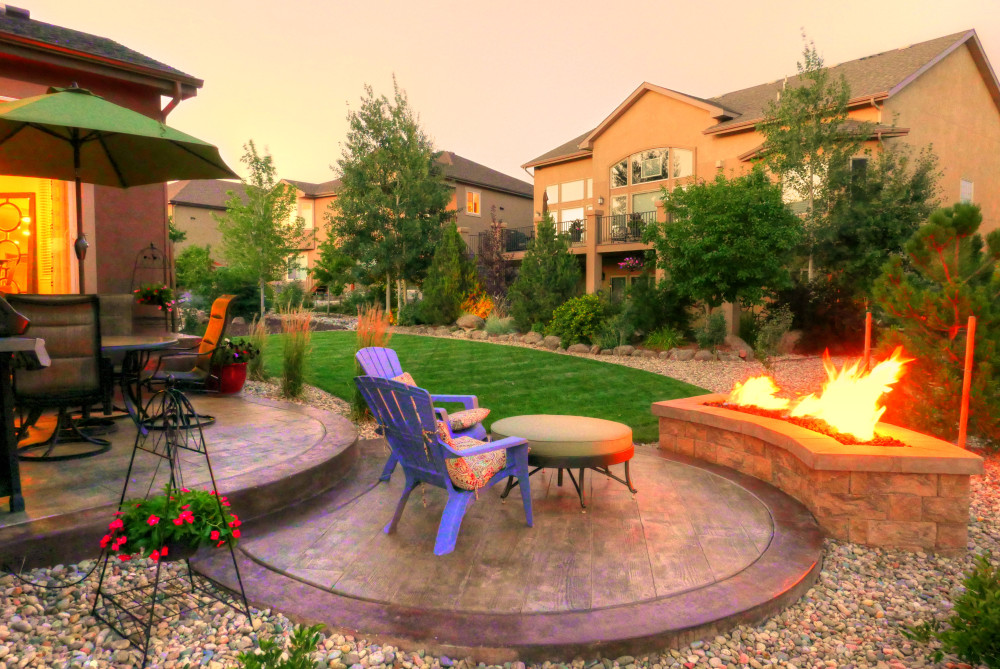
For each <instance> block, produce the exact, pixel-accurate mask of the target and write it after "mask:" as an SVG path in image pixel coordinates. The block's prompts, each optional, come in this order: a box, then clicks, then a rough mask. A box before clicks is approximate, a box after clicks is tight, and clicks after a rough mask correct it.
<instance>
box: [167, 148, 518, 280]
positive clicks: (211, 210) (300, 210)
mask: <svg viewBox="0 0 1000 669" xmlns="http://www.w3.org/2000/svg"><path fill="white" fill-rule="evenodd" d="M439 161H440V163H441V166H442V170H443V173H444V178H445V182H446V183H447V184H448V185H449V186H451V188H452V189H453V194H452V199H451V204H450V205H449V208H450V209H455V210H456V223H457V225H458V229H459V231H460V232H461V233H462V237H463V238H464V239H465V241H466V244H468V246H469V249H470V250H471V251H472V252H473V253H475V252H476V250H477V249H478V243H479V235H480V234H481V233H483V232H485V231H486V230H487V229H488V227H489V225H490V222H491V220H492V219H491V215H492V213H493V212H494V211H495V215H496V219H497V221H498V222H500V223H502V224H503V225H504V227H505V229H506V230H507V231H508V232H510V233H514V232H516V231H519V232H518V234H520V235H521V237H520V238H521V239H522V240H523V239H524V238H527V237H528V236H529V235H534V227H533V225H532V215H531V211H532V186H531V184H529V183H527V182H526V181H521V180H520V179H515V178H513V177H510V176H507V175H506V174H503V173H501V172H497V171H496V170H493V169H490V168H489V167H486V166H485V165H480V164H479V163H476V162H473V161H471V160H469V159H467V158H463V157H462V156H459V155H456V154H455V153H452V152H451V151H445V152H442V154H441V156H440V158H439ZM282 182H283V183H286V184H289V185H291V186H294V187H295V189H296V199H297V206H296V212H295V215H297V216H301V217H302V218H303V219H304V220H305V230H306V237H305V240H304V243H303V244H302V247H301V248H299V249H298V262H297V263H296V268H295V269H293V270H291V271H290V272H289V273H288V276H287V277H286V280H288V281H302V282H303V283H304V284H305V286H306V288H307V289H309V290H311V289H312V287H313V279H312V276H311V275H310V273H309V269H311V268H312V267H313V266H314V265H315V263H316V260H317V258H318V257H319V245H320V244H321V243H322V242H323V241H324V240H325V239H326V230H327V225H326V214H327V212H328V211H329V208H330V205H332V204H334V203H335V202H336V199H337V191H338V189H339V188H340V180H339V179H334V180H332V181H325V182H323V183H318V184H317V183H310V182H307V181H295V180H292V179H282ZM169 188H170V196H169V208H170V215H171V216H172V217H173V221H174V225H175V226H176V227H177V228H178V229H179V230H182V231H184V232H185V233H187V237H186V239H185V240H184V241H183V242H180V243H178V244H177V245H176V248H175V249H174V250H175V253H179V252H180V251H182V250H183V249H184V248H185V247H186V246H190V245H193V244H196V245H199V246H204V245H206V244H208V245H210V246H211V247H212V248H213V249H215V250H217V251H216V252H213V257H215V258H216V260H223V259H222V258H221V245H222V236H221V234H220V233H219V230H218V226H217V225H216V222H215V218H214V215H219V214H223V213H225V211H226V204H225V203H226V199H227V196H226V192H227V191H229V190H235V191H236V192H241V191H242V190H243V186H242V185H241V184H239V183H237V182H233V181H225V180H221V179H214V180H213V179H206V180H194V181H178V182H176V183H173V184H170V187H169Z"/></svg>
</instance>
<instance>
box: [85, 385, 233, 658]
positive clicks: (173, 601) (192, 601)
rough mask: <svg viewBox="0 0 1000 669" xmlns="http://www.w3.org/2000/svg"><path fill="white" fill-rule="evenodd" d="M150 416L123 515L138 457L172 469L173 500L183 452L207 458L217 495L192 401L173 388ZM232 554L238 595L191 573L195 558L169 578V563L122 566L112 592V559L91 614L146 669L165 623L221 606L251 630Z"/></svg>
mask: <svg viewBox="0 0 1000 669" xmlns="http://www.w3.org/2000/svg"><path fill="white" fill-rule="evenodd" d="M145 411H146V415H147V416H148V417H149V418H148V419H147V420H148V422H150V423H152V424H154V425H155V426H156V428H157V429H154V430H146V429H142V425H140V429H139V433H138V435H137V436H136V440H135V445H134V447H133V449H132V458H131V460H130V461H129V467H128V473H127V474H126V475H125V484H124V485H123V486H122V495H121V498H120V500H119V502H118V508H119V510H121V509H122V506H123V504H124V503H125V497H126V492H127V491H128V486H129V482H130V481H131V480H132V471H133V468H134V466H135V459H136V454H137V453H138V452H139V451H145V452H147V453H152V454H153V455H155V456H157V457H159V458H162V460H166V461H167V462H168V463H169V467H170V470H169V479H168V490H167V493H166V494H168V495H169V494H170V493H171V492H173V491H175V490H178V491H179V490H180V489H181V488H183V487H184V480H183V478H182V473H181V455H182V454H183V453H184V452H187V453H192V454H195V455H196V456H202V457H204V458H205V464H206V465H207V467H208V474H209V477H210V478H211V482H212V489H213V490H218V488H217V487H216V482H215V474H214V472H213V471H212V462H211V460H210V459H209V456H208V449H207V448H206V446H205V437H204V435H203V434H202V431H201V428H200V427H198V426H197V425H191V424H190V418H189V417H190V416H192V415H195V412H194V407H192V406H191V403H190V401H188V399H187V397H185V396H184V394H183V393H182V392H181V391H179V390H177V389H176V388H174V387H173V386H172V385H170V386H168V387H167V388H166V389H164V390H161V391H159V392H157V393H156V394H155V395H153V396H152V398H150V400H149V402H148V403H147V404H146V407H145ZM162 460H161V461H159V462H158V463H157V466H156V469H155V471H154V472H153V475H152V477H151V478H150V481H149V486H148V487H147V488H146V491H145V494H146V495H147V496H148V495H149V494H150V490H151V489H152V487H153V484H154V482H155V480H156V473H157V472H159V469H160V465H161V464H162ZM221 497H222V494H221V492H220V493H219V494H218V495H216V502H217V503H218V504H219V512H220V514H222V512H223V508H222V501H221ZM229 554H230V557H231V558H232V561H233V570H234V572H235V574H236V582H237V584H238V586H239V592H236V591H234V590H230V589H228V588H227V587H226V586H224V585H222V584H221V583H219V582H218V581H215V580H214V579H211V578H209V577H207V576H204V575H202V574H199V573H197V572H196V571H195V570H194V569H192V568H191V560H190V557H185V558H183V561H184V563H185V564H184V566H183V567H181V569H180V571H179V573H177V574H176V575H170V574H168V573H165V570H164V569H163V562H165V561H167V560H161V561H159V562H155V563H153V562H152V561H150V560H140V561H138V562H122V563H120V567H121V569H122V570H123V574H122V579H121V582H120V583H119V584H117V585H115V586H111V585H109V584H108V583H106V581H105V579H106V577H107V576H108V575H109V574H108V567H109V562H110V561H111V560H112V555H111V554H110V553H108V554H107V555H106V556H105V557H104V564H103V565H102V566H101V577H100V580H99V581H98V584H97V596H96V598H95V600H94V607H93V610H92V613H93V615H94V617H96V618H97V619H98V620H100V621H102V622H103V623H104V624H106V625H108V626H109V627H110V628H111V629H113V630H114V631H115V632H117V633H118V634H120V635H121V636H122V637H123V638H125V639H127V640H128V641H129V642H131V644H132V647H133V648H134V649H135V650H136V651H137V652H138V653H140V654H141V655H142V662H141V664H140V665H139V666H140V667H145V666H146V661H147V659H148V657H149V651H150V636H151V635H152V633H153V630H154V629H155V628H156V627H158V626H159V624H160V623H161V622H164V621H168V620H171V619H175V618H180V617H181V616H183V615H185V614H187V613H189V612H193V611H197V610H200V609H207V608H209V607H212V606H213V605H214V604H216V603H217V602H221V603H223V604H225V605H227V606H229V607H230V608H232V609H233V610H234V611H236V612H237V613H242V614H243V615H245V616H246V617H247V622H248V623H251V624H252V621H251V616H250V606H249V604H248V603H247V598H246V591H245V590H244V588H243V579H242V577H241V576H240V568H239V564H238V563H237V562H236V552H235V549H234V548H233V544H232V543H230V544H229Z"/></svg>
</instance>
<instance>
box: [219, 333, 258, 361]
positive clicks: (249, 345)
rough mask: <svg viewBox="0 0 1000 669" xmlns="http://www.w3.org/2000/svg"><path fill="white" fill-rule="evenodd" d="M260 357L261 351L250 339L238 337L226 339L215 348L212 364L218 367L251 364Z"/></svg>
mask: <svg viewBox="0 0 1000 669" xmlns="http://www.w3.org/2000/svg"><path fill="white" fill-rule="evenodd" d="M259 355H260V349H259V348H258V347H257V346H256V345H254V343H253V342H251V341H250V340H249V339H245V338H242V337H238V338H235V339H229V338H226V339H224V340H222V343H221V344H219V345H218V346H216V347H215V351H214V352H213V353H212V364H213V365H214V366H216V367H223V366H225V365H235V364H238V363H241V362H250V361H251V360H253V359H254V358H256V357H257V356H259Z"/></svg>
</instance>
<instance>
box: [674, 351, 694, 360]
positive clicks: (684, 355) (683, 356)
mask: <svg viewBox="0 0 1000 669" xmlns="http://www.w3.org/2000/svg"><path fill="white" fill-rule="evenodd" d="M670 359H671V360H677V361H679V362H689V361H691V360H694V351H693V350H691V349H689V348H675V349H674V350H673V351H672V352H671V354H670Z"/></svg>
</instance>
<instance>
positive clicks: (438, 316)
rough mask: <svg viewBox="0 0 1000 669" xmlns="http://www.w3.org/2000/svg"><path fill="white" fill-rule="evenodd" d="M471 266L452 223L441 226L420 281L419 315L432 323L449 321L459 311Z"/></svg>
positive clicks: (471, 278) (469, 286) (469, 283)
mask: <svg viewBox="0 0 1000 669" xmlns="http://www.w3.org/2000/svg"><path fill="white" fill-rule="evenodd" d="M474 275H475V266H474V265H473V263H472V261H471V260H470V259H469V256H468V250H467V248H466V246H465V242H464V241H462V235H461V234H459V232H458V228H457V227H456V225H455V223H451V224H449V225H448V226H446V228H445V232H444V235H443V236H442V237H441V243H440V244H438V247H437V250H436V251H435V252H434V260H432V261H431V266H430V269H428V270H427V280H426V281H424V285H423V293H424V298H423V301H422V302H421V303H420V315H421V317H422V318H423V320H424V321H425V322H427V323H430V324H433V325H447V324H449V323H453V322H454V321H455V319H457V318H458V317H459V315H460V314H461V310H462V309H461V305H462V299H463V298H464V297H465V294H466V293H468V292H469V291H470V290H471V289H472V288H473V283H474Z"/></svg>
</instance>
